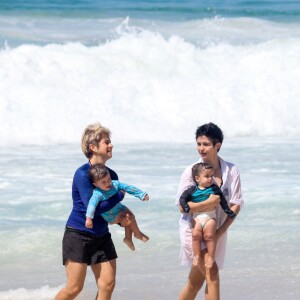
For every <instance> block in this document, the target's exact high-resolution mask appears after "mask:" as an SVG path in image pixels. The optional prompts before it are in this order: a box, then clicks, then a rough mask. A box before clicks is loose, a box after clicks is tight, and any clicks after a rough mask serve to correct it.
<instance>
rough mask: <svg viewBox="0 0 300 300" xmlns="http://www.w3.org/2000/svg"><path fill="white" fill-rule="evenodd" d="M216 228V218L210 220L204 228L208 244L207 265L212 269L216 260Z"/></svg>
mask: <svg viewBox="0 0 300 300" xmlns="http://www.w3.org/2000/svg"><path fill="white" fill-rule="evenodd" d="M216 228H217V223H216V220H215V219H210V220H208V221H207V222H206V224H205V226H204V228H203V236H204V240H205V242H206V246H207V256H206V258H205V267H206V268H207V269H211V268H212V266H213V264H214V262H215V252H216Z"/></svg>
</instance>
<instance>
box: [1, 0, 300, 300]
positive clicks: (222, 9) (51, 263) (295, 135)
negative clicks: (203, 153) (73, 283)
mask: <svg viewBox="0 0 300 300" xmlns="http://www.w3.org/2000/svg"><path fill="white" fill-rule="evenodd" d="M0 66H1V67H0V120H1V126H0V161H1V163H0V193H1V197H0V212H1V219H0V266H1V267H0V300H2V299H3V300H4V299H5V300H8V299H13V300H15V299H16V300H25V299H30V300H35V299H36V300H37V299H39V300H41V299H42V300H46V299H53V297H54V295H55V293H56V292H57V291H58V290H59V288H60V287H61V286H62V285H63V284H64V282H65V272H64V268H63V266H62V265H61V238H62V234H63V229H64V225H65V221H66V218H67V216H68V214H69V212H70V209H71V183H72V176H73V174H74V171H75V169H76V168H77V167H78V166H80V165H81V164H83V163H84V162H85V159H84V157H83V155H82V153H81V151H80V146H79V141H80V136H81V132H82V130H83V128H84V127H85V126H86V125H87V124H89V123H91V122H95V121H101V122H102V123H103V124H104V125H105V126H107V127H109V128H110V129H111V130H112V140H113V143H114V146H115V147H114V157H113V159H112V160H111V161H109V165H110V166H111V167H112V168H114V169H115V170H116V171H117V172H118V174H119V176H120V179H121V180H123V181H124V182H127V183H131V184H134V185H137V186H139V187H141V188H143V189H145V190H147V191H148V192H149V194H150V196H151V200H150V202H149V203H141V202H140V201H137V200H136V199H134V198H131V197H129V196H128V197H127V198H126V199H125V200H124V201H125V202H126V204H128V206H129V207H130V208H131V209H132V210H133V211H134V212H135V214H136V217H137V220H138V222H139V224H140V226H141V228H142V229H143V230H144V231H145V232H146V233H147V234H149V236H150V238H151V240H150V242H149V243H147V244H141V243H139V242H137V243H136V248H137V251H135V253H132V252H130V251H129V250H128V249H127V248H126V246H124V245H123V243H122V239H123V238H122V237H123V232H122V230H121V229H120V228H118V227H116V226H111V228H110V230H111V232H112V235H113V239H114V242H115V244H116V247H117V250H118V254H119V259H118V274H117V286H116V289H115V292H114V296H113V299H114V300H127V299H142V298H143V299H146V300H147V299H151V300H152V299H158V300H159V299H165V300H173V299H176V298H177V296H178V293H179V291H180V289H181V288H182V286H183V285H184V282H185V279H186V277H187V274H188V270H187V269H186V268H184V267H180V266H179V261H178V254H179V237H178V225H177V224H178V218H179V215H178V212H177V209H176V207H175V206H174V198H175V194H176V191H177V186H178V183H179V178H180V174H181V172H182V171H183V169H184V168H185V167H186V166H187V165H189V164H191V163H192V162H194V161H195V160H197V158H198V157H197V153H196V151H195V145H194V144H193V142H194V131H195V128H196V127H197V126H198V125H200V124H202V123H205V122H209V121H213V122H215V123H217V124H218V125H219V126H220V127H221V128H222V129H223V130H224V133H225V137H226V138H225V142H224V145H223V147H222V150H221V156H222V157H224V158H225V159H227V160H229V161H232V162H235V163H236V164H237V165H238V167H239V169H240V171H241V176H242V185H243V194H244V198H245V202H246V206H245V208H244V210H243V211H242V212H241V214H240V216H239V217H238V219H237V220H236V221H235V223H234V226H233V227H232V228H231V229H230V234H229V244H228V250H227V257H226V266H225V270H224V271H221V291H222V299H224V300H227V299H228V300H241V299H243V300H244V299H256V300H260V299H261V300H263V299H264V300H265V299H280V300H281V299H292V300H296V299H299V298H300V288H299V284H298V282H299V276H300V255H299V251H298V249H299V246H300V244H299V243H300V242H299V241H300V239H299V229H298V228H299V225H300V221H299V215H300V207H299V196H300V189H299V186H298V182H299V180H300V171H299V170H300V163H299V161H300V160H299V151H300V129H299V128H300V127H299V121H298V119H299V114H300V104H299V99H300V89H299V81H300V3H299V1H275V0H273V1H271V0H269V1H229V0H228V1H220V0H218V1H217V0H215V1H193V0H186V1H180V2H178V1H172V0H169V1H132V0H126V1H106V2H105V3H104V1H93V0H77V1H76V0H73V1H72V0H62V1H54V0H53V1H50V0H48V1H42V0H40V1H34V0H31V1H22V0H11V1H1V0H0ZM94 295H95V284H94V280H93V278H92V274H91V272H89V273H88V276H87V282H86V285H85V289H84V291H83V293H82V295H81V296H80V297H79V299H93V296H94ZM197 299H203V292H202V293H201V294H199V297H198V298H197Z"/></svg>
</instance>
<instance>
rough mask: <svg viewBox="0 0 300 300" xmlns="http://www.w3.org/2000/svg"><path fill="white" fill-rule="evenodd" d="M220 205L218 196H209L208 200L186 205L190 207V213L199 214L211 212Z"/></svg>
mask: <svg viewBox="0 0 300 300" xmlns="http://www.w3.org/2000/svg"><path fill="white" fill-rule="evenodd" d="M219 203H220V197H219V196H218V195H210V196H209V198H208V199H207V200H205V201H202V202H197V203H195V202H191V201H190V202H188V205H189V207H190V212H191V213H195V212H199V211H200V212H201V211H212V210H215V209H216V207H217V206H218V205H219Z"/></svg>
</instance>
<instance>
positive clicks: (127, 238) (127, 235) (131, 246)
mask: <svg viewBox="0 0 300 300" xmlns="http://www.w3.org/2000/svg"><path fill="white" fill-rule="evenodd" d="M123 242H124V243H125V244H126V245H127V246H128V247H129V249H130V250H132V251H134V250H135V247H134V244H133V241H132V230H131V229H130V226H125V237H124V239H123Z"/></svg>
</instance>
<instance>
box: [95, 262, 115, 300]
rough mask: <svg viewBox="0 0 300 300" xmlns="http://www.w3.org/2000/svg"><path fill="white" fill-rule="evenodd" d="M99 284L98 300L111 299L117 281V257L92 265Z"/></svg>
mask: <svg viewBox="0 0 300 300" xmlns="http://www.w3.org/2000/svg"><path fill="white" fill-rule="evenodd" d="M91 269H92V271H93V273H94V276H95V280H96V283H97V286H98V294H97V296H96V300H110V299H111V296H112V293H113V291H114V288H115V283H116V271H117V261H116V260H115V259H113V260H110V261H107V262H103V263H99V264H95V265H91Z"/></svg>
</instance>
